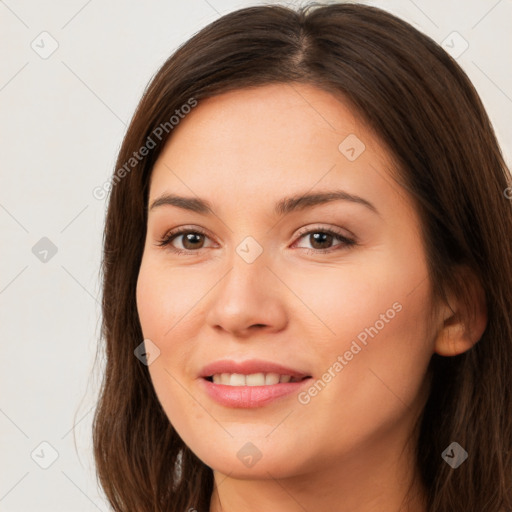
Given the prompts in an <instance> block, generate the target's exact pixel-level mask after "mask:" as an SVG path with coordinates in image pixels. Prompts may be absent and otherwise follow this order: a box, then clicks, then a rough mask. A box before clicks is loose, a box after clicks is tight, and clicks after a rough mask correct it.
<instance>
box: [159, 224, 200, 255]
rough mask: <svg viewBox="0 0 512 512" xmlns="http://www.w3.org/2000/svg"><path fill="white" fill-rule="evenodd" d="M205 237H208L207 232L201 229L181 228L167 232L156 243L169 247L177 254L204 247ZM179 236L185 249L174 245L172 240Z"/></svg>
mask: <svg viewBox="0 0 512 512" xmlns="http://www.w3.org/2000/svg"><path fill="white" fill-rule="evenodd" d="M184 235H186V236H184ZM204 237H206V238H208V236H207V234H206V233H204V232H203V231H202V230H200V229H191V228H181V229H177V230H173V231H170V232H168V233H166V234H165V236H164V237H163V238H162V239H160V240H159V241H158V243H157V244H156V245H158V246H160V247H167V248H168V249H170V250H171V251H173V252H175V253H177V254H190V253H193V252H197V249H203V244H204V240H202V238H204ZM179 238H181V244H182V246H183V249H180V248H177V247H174V246H173V245H172V242H173V241H174V240H175V239H179Z"/></svg>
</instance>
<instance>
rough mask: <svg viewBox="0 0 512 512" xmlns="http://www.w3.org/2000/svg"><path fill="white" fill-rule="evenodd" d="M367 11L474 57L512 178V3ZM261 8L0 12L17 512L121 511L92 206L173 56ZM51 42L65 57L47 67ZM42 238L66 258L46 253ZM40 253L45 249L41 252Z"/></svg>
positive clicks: (100, 203)
mask: <svg viewBox="0 0 512 512" xmlns="http://www.w3.org/2000/svg"><path fill="white" fill-rule="evenodd" d="M281 3H283V2H281ZM289 3H293V2H289ZM366 3H371V4H372V5H378V6H381V7H383V8H386V9H388V10H390V11H391V12H393V13H395V14H398V15H399V16H401V17H403V18H404V19H406V20H407V21H409V22H411V23H412V24H413V25H414V26H416V27H417V28H418V29H420V30H422V31H423V32H425V33H427V34H428V35H430V36H431V37H432V38H433V39H434V40H436V41H438V42H439V43H441V42H442V41H446V42H445V43H444V44H445V45H446V44H448V45H451V46H452V47H453V48H452V50H451V51H454V52H457V53H460V52H461V51H462V50H463V49H464V47H465V45H466V43H465V42H464V41H466V42H467V44H468V45H469V46H468V48H467V50H466V51H464V53H462V54H461V55H460V56H458V58H457V60H458V62H459V63H460V64H461V66H462V67H463V68H464V69H465V71H466V72H467V73H468V75H469V76H470V78H471V79H472V81H473V83H474V84H475V86H476V88H477V90H478V91H479V93H480V95H481V97H482V99H483V101H484V104H485V106H486V108H487V109H488V112H489V115H490V117H491V120H492V121H493V124H494V127H495V130H496V132H497V135H498V139H499V141H500V143H501V145H502V149H503V151H504V154H505V158H506V160H507V162H508V163H509V165H510V162H511V156H512V155H511V150H512V126H511V123H510V121H509V120H510V118H511V115H512V71H511V62H512V58H511V57H512V35H511V34H512V30H511V29H512V0H500V1H498V0H472V1H463V0H459V1H451V2H447V1H445V0H435V1H431V2H427V1H425V0H415V1H413V0H394V1H381V2H379V1H373V2H366ZM254 4H256V2H249V1H245V2H243V1H234V0H208V1H207V0H190V1H185V0H183V1H175V0H172V1H170V0H166V1H162V0H158V1H152V2H142V1H140V2H137V1H133V0H132V1H120V0H109V1H100V0H89V1H85V0H72V1H63V0H60V1H52V2H36V1H34V0H32V1H15V0H8V1H7V2H5V1H4V2H2V1H0V26H1V30H0V38H1V44H2V48H3V52H2V66H1V70H0V109H1V110H0V112H1V114H2V117H1V124H0V129H1V132H0V143H1V167H0V169H1V173H2V175H1V183H2V187H1V189H0V226H1V230H2V236H3V240H4V242H3V243H2V244H1V246H0V254H1V258H2V259H1V261H2V265H1V273H0V329H1V336H2V352H1V353H2V358H1V361H0V375H1V380H0V384H1V396H0V443H1V444H0V450H1V452H0V460H1V461H2V463H1V469H0V509H1V510H3V511H5V512H7V511H55V510H66V511H86V510H87V511H94V510H103V511H106V510H108V506H107V505H106V502H105V500H104V498H102V493H101V491H100V490H99V489H98V486H97V484H96V479H95V472H94V465H93V459H92V452H91V434H90V432H91V420H92V416H93V408H94V403H95V397H96V393H97V389H98V382H99V378H98V374H93V373H92V369H93V360H94V355H95V351H96V344H97V339H98V336H99V326H100V313H101V312H100V307H99V300H100V299H99V298H100V283H99V279H98V273H99V264H100V257H101V241H102V227H103V221H104V214H105V206H106V204H105V200H98V199H96V198H95V197H93V193H92V192H93V189H94V188H95V187H98V186H101V185H103V184H104V183H105V182H106V181H107V180H108V179H109V176H110V174H111V172H112V171H113V167H114V164H115V159H116V153H117V151H118V149H119V146H120V143H121V140H122V137H123V134H124V132H125V129H126V123H127V122H128V121H129V119H130V117H131V115H132V113H133V111H134V109H135V106H136V104H137V102H138V100H139V98H140V95H141V94H142V91H143V89H144V87H145V85H146V83H147V82H148V80H149V79H150V78H151V76H152V75H153V74H154V73H155V72H156V70H157V69H158V68H159V67H160V65H161V64H162V63H163V61H164V60H165V59H166V58H167V57H168V56H169V54H170V53H171V52H172V51H173V50H174V49H175V48H177V46H178V45H179V44H181V43H182V42H184V41H185V40H186V39H187V38H188V37H190V36H191V35H192V34H194V33H195V32H196V31H197V30H199V29H200V28H202V27H203V26H205V25H206V24H207V23H209V22H211V21H213V20H214V19H216V18H218V17H219V16H220V15H222V14H225V13H227V12H229V11H231V10H234V9H236V8H238V7H245V6H248V5H254ZM43 31H46V32H48V33H49V34H50V35H51V37H50V36H47V35H42V36H41V35H40V34H41V33H42V32H43ZM454 31H456V32H457V33H458V34H459V35H457V34H455V35H453V32H454ZM447 38H448V39H447ZM53 39H54V40H55V41H56V42H57V43H58V48H57V50H56V51H55V52H54V53H53V54H52V55H50V56H48V57H47V55H46V54H45V52H49V51H50V50H51V49H52V46H51V45H52V44H54V45H55V44H56V43H54V42H53ZM33 47H34V49H33ZM42 56H43V57H47V58H42ZM43 237H47V238H48V239H49V240H51V242H52V244H54V245H55V246H56V249H57V252H56V254H54V255H52V252H51V251H50V252H48V253H44V249H45V246H44V244H45V243H46V244H47V243H48V242H44V241H43V242H40V240H41V239H42V238H43ZM38 242H39V244H43V245H42V246H39V245H37V246H36V249H34V250H33V247H34V246H35V245H36V244H37V243H38ZM34 252H35V254H34ZM41 259H43V261H41ZM45 259H46V261H44V260H45ZM75 438H76V446H75ZM42 442H46V443H49V445H51V446H49V445H47V444H43V445H41V443H42ZM54 450H55V452H57V453H58V457H57V458H56V460H55V461H53V458H54V457H55V452H54ZM50 463H51V465H50V466H49V467H48V468H47V469H43V468H41V467H40V465H43V466H44V465H48V464H50Z"/></svg>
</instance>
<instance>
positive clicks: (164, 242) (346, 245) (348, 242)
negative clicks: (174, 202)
mask: <svg viewBox="0 0 512 512" xmlns="http://www.w3.org/2000/svg"><path fill="white" fill-rule="evenodd" d="M188 233H194V234H198V235H203V236H205V237H208V235H207V234H206V233H205V232H204V231H202V230H201V229H190V228H181V229H177V230H174V231H170V232H168V233H166V234H165V235H164V237H163V238H162V239H160V240H159V241H158V243H157V244H156V245H158V246H159V247H165V248H166V249H168V250H170V251H172V252H173V253H175V254H185V255H190V254H194V253H197V252H199V250H195V251H192V250H186V249H177V248H176V247H173V246H172V245H171V242H172V241H173V240H174V239H175V238H177V237H179V236H180V235H184V234H188ZM312 233H324V234H328V235H332V236H334V237H335V238H337V239H338V240H340V241H341V242H342V243H341V244H339V245H337V246H334V247H331V248H329V249H308V248H307V247H306V248H302V249H304V250H305V251H306V252H307V254H319V253H320V254H325V253H331V252H335V251H339V250H347V249H350V248H351V247H354V246H356V245H357V242H356V241H355V240H353V239H351V238H348V237H346V236H345V235H342V234H341V233H339V232H337V231H335V230H333V229H323V228H313V229H309V230H307V231H301V232H299V234H298V235H297V240H300V239H301V238H302V237H304V236H305V235H310V234H312ZM201 249H203V247H201Z"/></svg>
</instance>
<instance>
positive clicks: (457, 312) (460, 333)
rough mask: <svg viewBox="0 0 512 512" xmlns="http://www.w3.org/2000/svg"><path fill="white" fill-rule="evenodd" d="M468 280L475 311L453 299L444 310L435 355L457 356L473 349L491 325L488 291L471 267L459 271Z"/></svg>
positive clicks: (451, 297) (471, 303) (466, 281)
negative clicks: (488, 310) (489, 320)
mask: <svg viewBox="0 0 512 512" xmlns="http://www.w3.org/2000/svg"><path fill="white" fill-rule="evenodd" d="M459 272H460V273H461V278H462V279H464V281H465V283H466V286H467V289H468V293H469V297H468V299H469V304H470V305H471V309H470V310H469V311H468V310H467V309H466V308H467V306H466V305H465V301H463V300H461V299H460V298H459V297H454V296H453V295H451V296H449V304H447V305H444V306H443V308H441V315H442V316H441V318H442V320H441V329H440V330H439V332H438V334H437V336H436V339H435V344H434V352H436V353H437V354H439V355H441V356H456V355H459V354H462V353H464V352H466V351H467V350H469V349H470V348H471V347H473V345H475V343H477V342H478V341H479V340H480V338H481V337H482V335H483V333H484V331H485V328H486V326H487V304H486V300H485V291H484V289H483V288H482V286H481V284H480V281H479V280H478V279H477V278H476V276H475V275H474V274H473V272H471V271H470V270H469V269H468V268H467V267H462V268H460V269H459Z"/></svg>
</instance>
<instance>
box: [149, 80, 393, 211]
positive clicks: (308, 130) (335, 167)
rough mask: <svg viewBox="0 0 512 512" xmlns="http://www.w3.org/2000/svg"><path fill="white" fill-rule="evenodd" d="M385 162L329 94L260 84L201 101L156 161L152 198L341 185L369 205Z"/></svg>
mask: <svg viewBox="0 0 512 512" xmlns="http://www.w3.org/2000/svg"><path fill="white" fill-rule="evenodd" d="M391 165H392V164H391V159H390V155H389V154H388V153H387V152H386V150H385V149H384V147H383V146H382V145H381V144H380V142H379V140H378V139H377V137H375V136H374V135H373V133H372V131H371V130H370V129H368V128H367V126H366V125H365V122H364V120H363V119H361V117H360V116H358V114H357V113H356V112H354V111H352V110H351V109H350V108H349V107H348V106H347V105H346V104H344V103H343V102H342V101H340V100H339V99H338V98H336V97H334V96H333V95H332V94H330V93H328V92H326V91H323V90H321V89H318V88H316V87H313V86H310V85H305V84H273V85H266V86H260V87H255V88H247V89H240V90H236V91H231V92H228V93H225V94H221V95H218V96H215V97H212V98H208V99H205V100H201V101H199V103H198V105H197V106H196V107H195V108H194V109H193V110H192V111H191V112H190V113H189V114H188V115H186V116H185V117H184V119H182V120H181V121H180V123H179V124H178V125H177V126H176V127H175V128H174V129H173V132H172V135H171V137H170V139H169V140H168V142H167V144H166V146H165V148H164V150H163V151H162V153H161V154H160V156H159V158H158V160H157V162H156V164H155V167H154V169H153V172H152V176H151V187H150V201H151V200H152V199H154V198H155V197H156V196H157V195H159V194H161V193H163V192H165V191H167V192H169V191H171V190H172V191H175V192H177V193H180V194H185V195H188V196H191V195H201V196H202V197H205V196H210V197H212V196H213V195H217V196H219V194H221V195H222V197H223V200H225V199H226V198H231V200H232V201H234V202H239V203H243V204H247V203H248V202H249V201H251V198H252V199H253V200H256V198H257V200H259V201H261V200H264V199H266V198H269V199H271V197H273V198H274V199H275V200H277V199H278V198H280V197H282V196H284V195H289V194H290V193H291V192H294V191H302V190H314V189H315V187H316V188H321V189H326V188H338V189H339V188H346V189H347V191H349V192H350V191H351V192H352V193H354V194H358V195H363V194H366V196H372V195H373V196H374V200H371V199H369V200H370V201H371V202H375V200H376V199H377V198H376V197H375V196H376V195H377V194H378V193H380V194H382V190H380V192H379V191H377V190H373V191H372V190H371V189H372V184H373V185H375V186H376V187H377V188H379V187H380V188H382V187H381V185H385V184H386V183H385V182H388V188H389V182H390V181H391V180H390V177H389V176H386V175H387V174H388V171H387V169H389V168H390V167H391ZM373 188H375V187H373ZM395 188H396V187H395ZM234 191H238V192H240V194H239V195H237V194H233V192H234ZM390 192H392V191H390ZM395 195H396V191H395ZM382 200H383V199H382V198H381V199H380V202H382ZM389 200H390V201H391V200H394V201H395V202H396V198H394V199H391V198H389ZM272 204H274V201H273V202H272Z"/></svg>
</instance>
